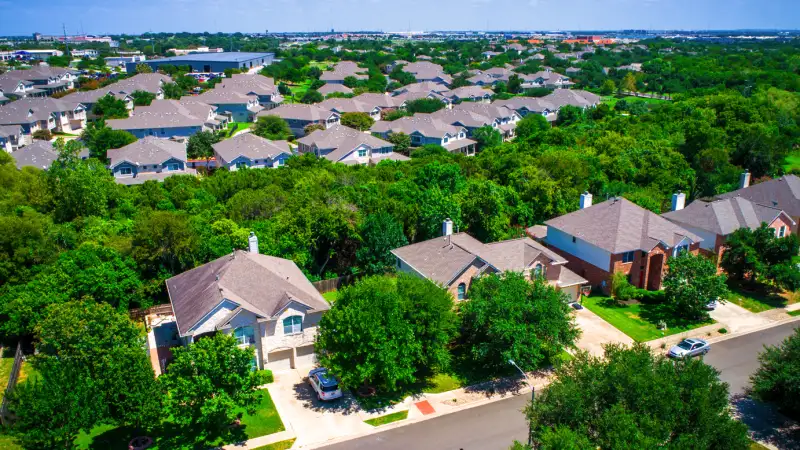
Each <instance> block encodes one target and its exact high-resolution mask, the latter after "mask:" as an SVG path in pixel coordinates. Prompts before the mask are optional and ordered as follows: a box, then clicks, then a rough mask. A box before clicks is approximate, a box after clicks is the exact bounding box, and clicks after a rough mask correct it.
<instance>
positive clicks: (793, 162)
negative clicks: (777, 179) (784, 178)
mask: <svg viewBox="0 0 800 450" xmlns="http://www.w3.org/2000/svg"><path fill="white" fill-rule="evenodd" d="M794 169H798V170H800V150H795V151H793V152H791V153H789V155H788V156H786V159H785V160H784V164H783V170H784V171H786V172H787V173H788V172H791V171H792V170H794Z"/></svg>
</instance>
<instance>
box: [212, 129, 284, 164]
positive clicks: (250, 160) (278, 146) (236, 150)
mask: <svg viewBox="0 0 800 450" xmlns="http://www.w3.org/2000/svg"><path fill="white" fill-rule="evenodd" d="M212 147H214V160H215V163H216V167H224V168H226V169H228V170H231V171H235V170H239V169H243V168H246V167H250V168H259V169H263V168H272V167H280V166H282V165H284V164H286V161H287V160H288V159H289V158H290V157H291V156H292V152H291V150H290V148H289V143H288V142H287V141H270V140H269V139H264V138H262V137H259V136H256V135H255V134H253V133H239V134H237V135H236V136H234V137H232V138H230V139H225V140H224V141H220V142H217V143H216V144H214V145H213V146H212Z"/></svg>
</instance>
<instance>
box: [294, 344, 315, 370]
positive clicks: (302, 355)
mask: <svg viewBox="0 0 800 450" xmlns="http://www.w3.org/2000/svg"><path fill="white" fill-rule="evenodd" d="M295 361H296V364H295V368H297V369H301V368H304V367H311V366H314V365H316V364H317V354H316V353H314V346H313V345H306V346H305V347H297V359H295Z"/></svg>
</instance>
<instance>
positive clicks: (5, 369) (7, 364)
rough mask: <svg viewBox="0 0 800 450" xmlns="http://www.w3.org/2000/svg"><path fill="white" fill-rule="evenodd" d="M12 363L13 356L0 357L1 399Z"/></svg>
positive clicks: (0, 398)
mask: <svg viewBox="0 0 800 450" xmlns="http://www.w3.org/2000/svg"><path fill="white" fill-rule="evenodd" d="M13 365H14V358H0V400H2V399H3V394H5V393H6V386H8V377H10V376H11V366H13Z"/></svg>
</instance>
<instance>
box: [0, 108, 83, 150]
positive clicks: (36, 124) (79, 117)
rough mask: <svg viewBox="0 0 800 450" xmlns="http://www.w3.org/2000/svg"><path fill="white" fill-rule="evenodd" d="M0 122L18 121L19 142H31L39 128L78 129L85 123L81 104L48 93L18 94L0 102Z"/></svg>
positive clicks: (3, 123) (13, 122) (10, 122)
mask: <svg viewBox="0 0 800 450" xmlns="http://www.w3.org/2000/svg"><path fill="white" fill-rule="evenodd" d="M0 125H20V126H21V127H22V139H21V141H20V143H25V144H28V143H30V142H31V139H32V137H31V135H32V134H33V133H35V132H36V131H39V130H49V131H57V132H63V133H78V132H80V131H81V130H82V129H83V128H84V127H85V126H86V108H85V107H84V106H83V104H81V103H79V102H75V101H70V100H65V99H55V98H50V97H34V98H21V99H19V100H17V101H14V102H11V103H9V104H7V105H3V106H0Z"/></svg>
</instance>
